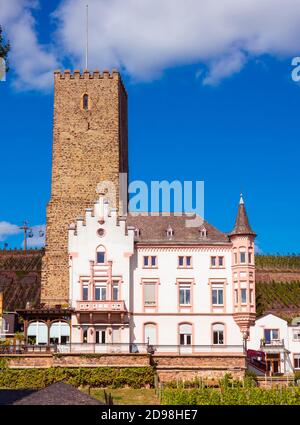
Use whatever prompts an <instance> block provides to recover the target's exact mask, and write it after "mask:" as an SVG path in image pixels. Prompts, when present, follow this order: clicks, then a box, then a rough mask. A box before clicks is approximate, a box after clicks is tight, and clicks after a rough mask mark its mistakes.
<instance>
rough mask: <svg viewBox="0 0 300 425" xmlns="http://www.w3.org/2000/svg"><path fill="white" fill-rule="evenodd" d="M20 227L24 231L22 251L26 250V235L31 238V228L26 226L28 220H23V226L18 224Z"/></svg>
mask: <svg viewBox="0 0 300 425" xmlns="http://www.w3.org/2000/svg"><path fill="white" fill-rule="evenodd" d="M20 229H21V230H23V232H24V251H25V252H27V237H29V238H32V236H33V234H32V230H31V228H30V227H29V226H28V221H24V222H23V226H20Z"/></svg>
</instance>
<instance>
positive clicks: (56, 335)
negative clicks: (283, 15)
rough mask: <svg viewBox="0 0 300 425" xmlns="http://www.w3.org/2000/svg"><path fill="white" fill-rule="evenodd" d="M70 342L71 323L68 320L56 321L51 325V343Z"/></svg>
mask: <svg viewBox="0 0 300 425" xmlns="http://www.w3.org/2000/svg"><path fill="white" fill-rule="evenodd" d="M68 342H70V325H69V324H68V323H66V322H62V321H59V322H54V323H52V325H51V327H50V344H67V343H68Z"/></svg>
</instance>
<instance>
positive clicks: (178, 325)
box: [177, 322, 195, 353]
mask: <svg viewBox="0 0 300 425" xmlns="http://www.w3.org/2000/svg"><path fill="white" fill-rule="evenodd" d="M180 325H191V327H192V334H191V347H190V349H191V353H193V352H194V341H195V339H194V338H195V336H194V330H195V325H194V323H193V322H179V323H178V324H177V345H178V347H187V348H189V345H181V344H180Z"/></svg>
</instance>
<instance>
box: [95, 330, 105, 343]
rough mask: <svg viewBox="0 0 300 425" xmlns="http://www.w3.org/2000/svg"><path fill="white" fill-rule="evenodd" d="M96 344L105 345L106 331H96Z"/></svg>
mask: <svg viewBox="0 0 300 425" xmlns="http://www.w3.org/2000/svg"><path fill="white" fill-rule="evenodd" d="M96 344H105V330H104V329H103V330H96Z"/></svg>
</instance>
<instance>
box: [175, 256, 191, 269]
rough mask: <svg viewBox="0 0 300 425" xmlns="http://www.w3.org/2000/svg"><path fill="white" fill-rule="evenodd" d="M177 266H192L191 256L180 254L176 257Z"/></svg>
mask: <svg viewBox="0 0 300 425" xmlns="http://www.w3.org/2000/svg"><path fill="white" fill-rule="evenodd" d="M178 267H192V257H191V256H189V255H187V256H183V255H180V256H179V257H178Z"/></svg>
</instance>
